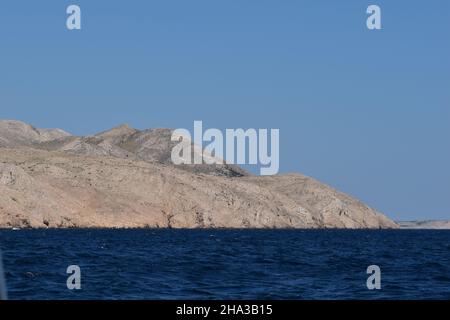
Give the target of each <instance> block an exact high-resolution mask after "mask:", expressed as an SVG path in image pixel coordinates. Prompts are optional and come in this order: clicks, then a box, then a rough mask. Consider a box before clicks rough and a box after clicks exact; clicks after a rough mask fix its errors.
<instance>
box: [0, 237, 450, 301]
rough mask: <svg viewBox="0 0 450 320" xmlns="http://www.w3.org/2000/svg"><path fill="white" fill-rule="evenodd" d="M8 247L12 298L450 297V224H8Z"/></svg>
mask: <svg viewBox="0 0 450 320" xmlns="http://www.w3.org/2000/svg"><path fill="white" fill-rule="evenodd" d="M0 248H1V249H2V251H3V263H4V268H5V273H6V280H7V287H8V294H9V298H10V299H82V300H85V299H152V300H153V299H447V300H448V299H450V231H431V230H429V231H427V230H374V231H368V230H365V231H351V230H154V229H147V230H96V229H81V230H76V229H72V230H50V229H48V230H20V231H12V230H0ZM69 265H78V266H79V267H80V270H81V290H69V289H68V288H67V285H66V281H67V277H68V276H69V274H67V273H66V271H67V267H68V266H69ZM370 265H378V266H379V267H380V269H381V289H380V290H368V288H367V285H366V281H367V278H368V277H369V275H368V274H367V267H368V266H370Z"/></svg>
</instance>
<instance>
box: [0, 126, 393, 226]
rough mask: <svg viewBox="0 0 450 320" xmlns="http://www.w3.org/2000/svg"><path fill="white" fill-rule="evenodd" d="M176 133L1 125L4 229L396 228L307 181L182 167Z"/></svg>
mask: <svg viewBox="0 0 450 320" xmlns="http://www.w3.org/2000/svg"><path fill="white" fill-rule="evenodd" d="M171 133H172V130H171V129H147V130H137V129H133V128H131V127H129V126H127V125H122V126H119V127H116V128H113V129H111V130H108V131H105V132H101V133H98V134H95V135H91V136H85V137H79V136H73V135H71V134H69V133H67V132H65V131H63V130H60V129H38V128H34V127H33V126H31V125H29V124H26V123H23V122H20V121H11V120H0V228H47V227H48V228H76V227H80V228H81V227H83V228H85V227H86V228H146V227H148V228H352V229H358V228H377V229H378V228H397V227H398V225H397V224H396V223H395V222H393V221H392V220H390V219H389V218H387V217H386V216H385V215H383V214H381V213H379V212H377V211H375V210H374V209H371V208H370V207H368V206H367V205H365V204H363V203H362V202H360V201H358V200H356V199H354V198H352V197H350V196H348V195H346V194H344V193H342V192H339V191H337V190H335V189H333V188H331V187H329V186H327V185H325V184H323V183H320V182H318V181H316V180H314V179H312V178H310V177H306V176H304V175H301V174H285V175H276V176H254V175H252V174H250V173H248V172H246V171H244V170H243V169H241V168H240V167H237V166H233V165H228V164H223V165H206V164H200V165H181V166H179V165H177V166H175V165H173V164H172V163H171V161H170V153H171V148H172V146H173V143H172V142H171Z"/></svg>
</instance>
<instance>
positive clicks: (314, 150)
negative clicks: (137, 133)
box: [0, 0, 450, 220]
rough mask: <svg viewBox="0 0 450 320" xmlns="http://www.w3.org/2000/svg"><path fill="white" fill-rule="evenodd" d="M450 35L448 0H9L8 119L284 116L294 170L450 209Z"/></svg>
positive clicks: (401, 202) (214, 120)
mask: <svg viewBox="0 0 450 320" xmlns="http://www.w3.org/2000/svg"><path fill="white" fill-rule="evenodd" d="M69 4H78V5H79V6H80V7H81V9H82V30H80V31H68V30H67V29H66V27H65V21H66V17H67V15H66V13H65V10H66V7H67V6H68V5H69ZM369 4H378V5H379V6H380V7H381V9H382V26H383V29H382V30H379V31H369V30H367V28H366V22H365V21H366V13H365V11H366V8H367V6H368V5H369ZM449 35H450V2H449V1H448V0H427V1H425V0H423V1H363V0H358V1H357V0H354V1H350V0H349V1H324V0H321V1H320V0H309V1H274V0H273V1H265V0H248V1H237V0H227V1H211V0H209V1H207V0H204V1H197V0H190V1H181V0H179V1H138V0H134V1H112V0H109V1H100V0H96V1H75V0H73V1H61V0H47V1H22V0H14V1H12V0H10V1H2V2H1V3H0V41H1V42H0V118H3V119H5V118H6V119H18V120H22V121H26V122H29V123H31V124H33V125H35V126H37V127H62V128H64V129H66V130H68V131H70V132H72V133H74V134H91V133H94V132H96V131H100V130H103V129H107V128H109V127H112V126H115V125H118V124H120V123H124V122H126V123H129V124H130V125H132V126H134V127H137V128H140V129H142V128H148V127H172V128H192V124H193V121H194V120H203V123H204V126H205V127H215V128H221V129H225V128H239V127H243V128H279V129H280V139H281V155H280V166H281V172H302V173H304V174H307V175H309V176H312V177H315V178H317V179H319V180H321V181H323V182H326V183H328V184H330V185H332V186H334V187H336V188H337V189H340V190H342V191H344V192H347V193H349V194H351V195H353V196H356V197H357V198H359V199H361V200H363V201H364V202H366V203H368V204H369V205H371V206H372V207H375V208H376V209H378V210H380V211H382V212H384V213H386V214H387V215H389V216H390V217H392V218H394V219H400V220H405V219H418V218H422V219H450V169H449V163H450V148H449V137H450V37H449Z"/></svg>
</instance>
